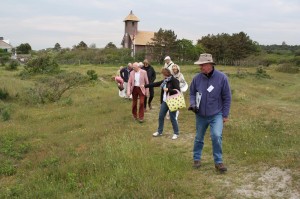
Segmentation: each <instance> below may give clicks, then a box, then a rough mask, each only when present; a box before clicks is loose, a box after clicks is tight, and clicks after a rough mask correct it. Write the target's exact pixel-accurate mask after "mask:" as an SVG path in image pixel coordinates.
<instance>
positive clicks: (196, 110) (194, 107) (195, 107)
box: [188, 106, 199, 113]
mask: <svg viewBox="0 0 300 199" xmlns="http://www.w3.org/2000/svg"><path fill="white" fill-rule="evenodd" d="M188 110H189V111H193V112H194V113H198V112H199V109H198V108H197V106H190V107H189V108H188Z"/></svg>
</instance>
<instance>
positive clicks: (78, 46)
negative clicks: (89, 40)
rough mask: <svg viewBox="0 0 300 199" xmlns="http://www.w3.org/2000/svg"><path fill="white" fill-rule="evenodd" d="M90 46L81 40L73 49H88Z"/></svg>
mask: <svg viewBox="0 0 300 199" xmlns="http://www.w3.org/2000/svg"><path fill="white" fill-rule="evenodd" d="M87 48H88V46H87V45H86V43H84V42H83V41H81V42H79V44H78V45H77V46H76V45H74V46H73V49H79V50H86V49H87Z"/></svg>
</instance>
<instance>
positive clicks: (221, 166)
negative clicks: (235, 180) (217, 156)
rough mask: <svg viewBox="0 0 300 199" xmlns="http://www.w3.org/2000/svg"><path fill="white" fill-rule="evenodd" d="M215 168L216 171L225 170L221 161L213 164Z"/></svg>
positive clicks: (221, 171) (222, 171)
mask: <svg viewBox="0 0 300 199" xmlns="http://www.w3.org/2000/svg"><path fill="white" fill-rule="evenodd" d="M215 168H216V170H217V171H219V172H220V173H224V172H226V171H227V168H226V167H225V165H224V164H223V163H218V164H215Z"/></svg>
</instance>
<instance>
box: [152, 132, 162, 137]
mask: <svg viewBox="0 0 300 199" xmlns="http://www.w3.org/2000/svg"><path fill="white" fill-rule="evenodd" d="M152 135H153V137H158V136H161V135H162V134H161V133H159V132H155V133H153V134H152Z"/></svg>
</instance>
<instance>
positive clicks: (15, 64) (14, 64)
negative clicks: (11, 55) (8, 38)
mask: <svg viewBox="0 0 300 199" xmlns="http://www.w3.org/2000/svg"><path fill="white" fill-rule="evenodd" d="M19 65H20V63H19V62H18V61H17V60H10V62H9V64H8V66H6V67H5V69H6V70H17V69H18V66H19Z"/></svg>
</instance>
